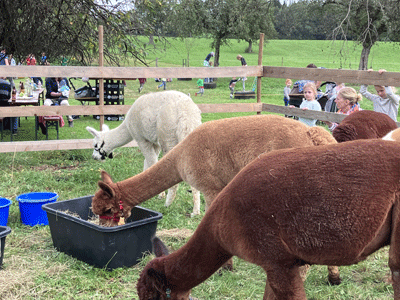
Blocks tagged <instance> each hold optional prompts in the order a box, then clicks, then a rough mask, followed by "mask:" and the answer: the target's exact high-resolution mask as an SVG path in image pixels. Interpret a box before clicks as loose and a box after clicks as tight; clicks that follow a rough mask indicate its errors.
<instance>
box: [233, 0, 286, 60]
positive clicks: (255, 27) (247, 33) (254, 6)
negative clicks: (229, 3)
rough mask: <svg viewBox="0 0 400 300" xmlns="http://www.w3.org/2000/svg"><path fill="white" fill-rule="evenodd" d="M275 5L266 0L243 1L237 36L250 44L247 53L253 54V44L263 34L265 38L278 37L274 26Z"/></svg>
mask: <svg viewBox="0 0 400 300" xmlns="http://www.w3.org/2000/svg"><path fill="white" fill-rule="evenodd" d="M273 4H275V2H274V1H265V0H249V1H241V5H240V6H239V10H241V13H240V14H239V18H238V24H237V25H236V26H235V36H236V37H237V38H239V39H242V40H245V41H246V42H247V43H249V46H248V48H247V49H246V50H245V52H247V53H251V52H253V49H252V47H253V42H254V41H257V40H258V39H259V38H260V33H261V32H262V33H264V34H265V38H274V37H276V36H277V34H276V31H275V28H274V24H273ZM278 4H279V2H278ZM275 5H276V4H275Z"/></svg>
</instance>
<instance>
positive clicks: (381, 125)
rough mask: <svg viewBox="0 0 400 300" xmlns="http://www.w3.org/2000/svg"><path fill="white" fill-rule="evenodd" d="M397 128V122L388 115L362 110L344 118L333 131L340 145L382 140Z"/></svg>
mask: <svg viewBox="0 0 400 300" xmlns="http://www.w3.org/2000/svg"><path fill="white" fill-rule="evenodd" d="M396 128H397V124H396V122H395V121H393V119H392V118H391V117H389V116H388V115H386V114H384V113H379V112H375V111H372V110H360V111H357V112H354V113H352V114H350V115H348V116H347V117H346V118H344V119H343V121H342V122H341V123H340V124H339V125H338V126H337V127H336V128H335V129H334V130H333V132H332V135H333V137H334V138H335V139H336V140H337V141H338V143H342V142H347V141H353V140H360V139H380V138H382V137H384V136H385V135H386V134H387V133H388V132H389V131H391V130H393V129H396Z"/></svg>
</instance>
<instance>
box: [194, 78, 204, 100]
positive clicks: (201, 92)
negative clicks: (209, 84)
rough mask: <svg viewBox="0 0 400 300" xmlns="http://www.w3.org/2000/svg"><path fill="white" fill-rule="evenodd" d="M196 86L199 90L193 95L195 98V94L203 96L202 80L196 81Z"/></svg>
mask: <svg viewBox="0 0 400 300" xmlns="http://www.w3.org/2000/svg"><path fill="white" fill-rule="evenodd" d="M197 86H198V88H199V91H198V92H197V93H195V94H194V95H195V96H197V94H201V95H202V96H203V94H204V81H203V79H201V78H199V80H197Z"/></svg>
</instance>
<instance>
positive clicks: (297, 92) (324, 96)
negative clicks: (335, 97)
mask: <svg viewBox="0 0 400 300" xmlns="http://www.w3.org/2000/svg"><path fill="white" fill-rule="evenodd" d="M307 81H308V80H300V81H297V82H295V83H294V85H293V88H292V90H291V91H290V94H289V97H290V99H289V105H293V106H295V107H300V104H301V102H302V101H303V98H304V92H303V87H304V84H305V83H306V82H307ZM324 86H325V92H323V91H322V89H321V88H322V87H324ZM335 86H336V83H334V82H331V81H327V82H324V83H322V84H321V86H320V87H319V88H318V90H317V92H318V95H317V101H318V102H319V104H320V105H321V109H322V111H324V110H325V105H326V103H327V102H328V100H329V99H330V97H331V96H332V90H333V89H334V88H335ZM336 111H337V108H336V103H335V102H334V101H333V103H332V105H331V109H330V111H329V112H336Z"/></svg>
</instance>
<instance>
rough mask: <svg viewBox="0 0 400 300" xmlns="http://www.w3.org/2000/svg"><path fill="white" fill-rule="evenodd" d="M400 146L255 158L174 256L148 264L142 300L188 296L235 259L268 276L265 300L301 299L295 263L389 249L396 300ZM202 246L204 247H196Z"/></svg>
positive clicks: (366, 143) (399, 290) (338, 261)
mask: <svg viewBox="0 0 400 300" xmlns="http://www.w3.org/2000/svg"><path fill="white" fill-rule="evenodd" d="M399 193H400V144H399V143H397V142H391V141H383V140H379V139H373V140H358V141H352V142H347V143H340V144H333V145H327V146H320V147H307V148H298V149H287V150H277V151H273V152H270V153H266V154H263V155H260V156H259V157H258V158H257V159H255V160H254V161H253V162H251V163H250V164H248V165H247V166H246V167H245V168H244V169H243V170H241V171H240V173H239V174H238V175H237V176H235V178H234V179H233V180H232V181H231V182H230V183H229V184H228V185H227V186H226V188H224V189H223V190H222V192H221V193H220V194H219V195H218V197H217V198H216V199H215V200H214V202H213V204H212V205H211V206H210V208H209V209H208V211H207V213H206V214H205V216H204V218H203V219H202V221H201V223H200V225H199V226H198V228H197V230H196V231H195V233H194V234H193V236H192V237H191V238H190V240H189V241H188V242H187V244H186V245H184V246H183V247H182V248H180V249H179V250H177V251H176V252H174V253H172V254H170V255H167V256H163V257H158V258H155V259H154V260H152V261H150V262H149V263H148V264H147V265H146V267H145V268H144V269H143V271H142V273H141V275H140V279H139V281H138V284H137V290H138V295H139V299H140V300H148V299H160V300H166V299H167V298H168V297H167V296H166V294H167V293H168V294H169V298H168V299H171V300H186V299H188V295H189V293H190V290H191V289H192V288H193V287H195V286H197V285H199V284H200V283H202V282H203V281H205V280H206V279H207V278H208V277H210V276H211V275H212V274H213V273H214V272H215V271H217V270H218V268H219V267H220V266H222V265H223V264H224V263H225V262H226V261H227V260H228V259H230V258H231V257H232V256H234V255H236V256H238V257H239V258H241V259H244V260H246V261H248V262H251V263H254V264H257V265H259V266H261V267H262V268H263V269H264V270H265V271H266V273H267V285H266V289H265V294H264V297H263V299H264V300H272V299H274V300H275V299H279V300H305V299H306V294H305V291H304V287H303V283H302V280H301V278H300V275H299V267H300V266H301V265H303V264H320V265H352V264H355V263H358V262H359V261H362V260H364V259H365V258H366V257H368V256H369V255H370V254H372V253H373V252H375V251H377V250H378V249H380V248H382V247H384V246H386V245H390V249H389V267H390V269H391V272H392V282H393V289H394V299H395V300H400V240H399V237H400V202H399V197H398V195H399ZM204 249H207V251H204Z"/></svg>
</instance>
